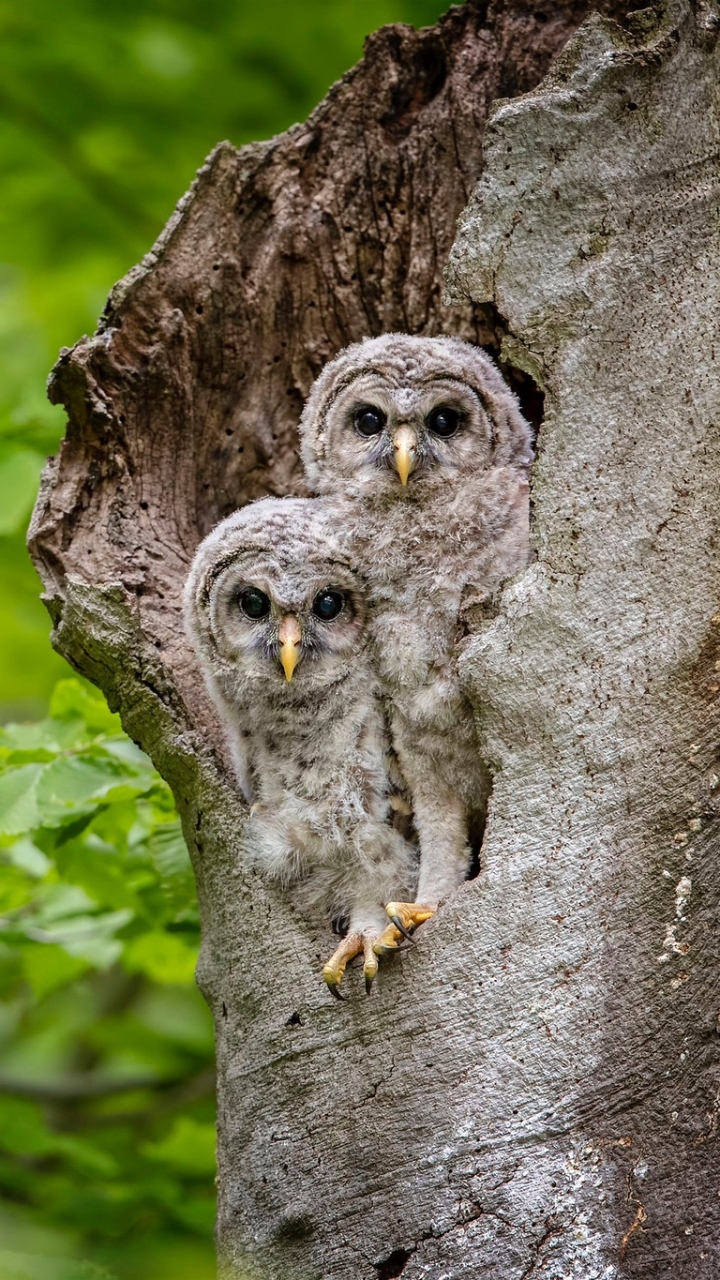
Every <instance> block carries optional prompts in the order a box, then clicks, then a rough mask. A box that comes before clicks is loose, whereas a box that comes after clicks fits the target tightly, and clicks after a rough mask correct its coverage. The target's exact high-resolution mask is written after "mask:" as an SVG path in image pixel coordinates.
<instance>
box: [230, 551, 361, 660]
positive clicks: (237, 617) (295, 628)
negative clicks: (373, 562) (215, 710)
mask: <svg viewBox="0 0 720 1280" xmlns="http://www.w3.org/2000/svg"><path fill="white" fill-rule="evenodd" d="M210 626H211V628H212V633H213V636H214V639H215V643H216V646H217V651H218V653H219V654H220V655H221V656H222V657H223V658H224V659H225V660H226V662H228V663H230V664H232V665H233V666H235V667H238V668H241V669H242V670H243V671H244V672H245V673H246V674H247V675H252V676H253V677H254V678H255V679H258V680H270V681H274V682H275V683H278V682H280V683H281V682H283V681H286V682H288V683H289V682H290V681H291V680H292V679H297V680H304V679H305V678H307V679H314V680H315V681H317V680H318V679H320V680H324V679H326V678H327V679H332V677H333V676H337V675H338V674H339V673H340V672H341V671H342V668H343V666H344V665H345V663H347V662H348V660H352V658H353V656H354V655H355V654H356V653H357V652H358V651H359V650H360V649H362V647H363V640H364V607H363V602H362V597H361V595H360V593H359V590H358V587H357V583H356V581H355V580H354V578H353V575H352V574H350V573H349V572H347V571H345V570H343V569H342V568H340V567H339V566H336V565H332V564H327V565H315V566H313V567H312V570H311V571H310V572H308V567H307V566H299V565H296V564H293V563H291V562H288V561H287V560H284V559H283V558H282V555H281V554H280V555H278V554H264V555H263V554H260V553H259V552H258V551H256V550H255V549H253V550H252V551H250V552H248V553H241V554H240V555H238V556H237V558H236V559H235V560H234V561H233V563H232V565H229V566H228V567H227V568H226V569H225V570H224V571H223V572H222V573H221V574H220V575H219V576H218V578H217V580H216V582H215V583H214V586H213V590H212V593H211V598H210Z"/></svg>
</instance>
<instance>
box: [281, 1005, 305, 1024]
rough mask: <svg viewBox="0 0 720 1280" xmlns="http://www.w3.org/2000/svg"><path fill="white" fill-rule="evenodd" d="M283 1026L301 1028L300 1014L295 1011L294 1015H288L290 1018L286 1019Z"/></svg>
mask: <svg viewBox="0 0 720 1280" xmlns="http://www.w3.org/2000/svg"><path fill="white" fill-rule="evenodd" d="M285 1026H286V1027H301V1026H302V1019H301V1017H300V1014H299V1013H298V1011H297V1009H296V1010H295V1012H294V1013H291V1014H290V1017H289V1018H288V1020H287V1022H286V1023H285Z"/></svg>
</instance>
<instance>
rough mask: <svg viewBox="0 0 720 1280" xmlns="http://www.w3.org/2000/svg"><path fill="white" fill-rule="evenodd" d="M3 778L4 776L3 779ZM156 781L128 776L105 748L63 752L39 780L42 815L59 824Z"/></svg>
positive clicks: (52, 822) (47, 767)
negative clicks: (76, 753) (79, 753)
mask: <svg viewBox="0 0 720 1280" xmlns="http://www.w3.org/2000/svg"><path fill="white" fill-rule="evenodd" d="M1 781H2V779H0V782H1ZM151 785H152V780H151V779H150V778H148V777H147V776H142V775H141V776H138V777H137V779H135V778H131V777H130V776H128V774H127V773H126V771H125V770H123V768H122V766H121V765H120V764H119V763H118V761H117V760H115V759H113V758H112V757H111V756H108V755H106V754H105V753H104V752H96V753H94V754H93V755H92V756H59V757H58V758H57V759H56V760H53V761H52V763H51V764H49V765H47V766H46V768H45V771H44V773H43V776H42V779H41V780H39V782H38V788H37V802H38V810H39V814H40V819H41V821H42V822H43V823H45V824H47V825H48V826H57V825H59V824H60V823H62V822H64V821H68V820H71V819H73V818H74V817H75V816H76V815H77V814H78V812H79V811H81V810H86V811H87V810H88V809H91V808H95V807H97V802H98V801H100V800H107V801H108V802H109V801H110V800H112V799H113V798H115V799H117V800H122V799H126V798H130V797H132V796H135V795H142V794H143V793H144V792H146V791H147V790H148V789H149V787H150V786H151Z"/></svg>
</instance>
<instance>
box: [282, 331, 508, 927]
mask: <svg viewBox="0 0 720 1280" xmlns="http://www.w3.org/2000/svg"><path fill="white" fill-rule="evenodd" d="M301 434H302V453H303V459H304V462H305V467H306V471H307V476H308V479H309V481H310V484H311V487H312V488H313V490H314V492H316V493H318V494H321V495H323V497H324V499H325V502H326V503H327V506H328V508H329V510H330V511H331V512H332V513H333V514H334V517H335V520H336V521H337V523H338V525H339V526H340V527H343V528H345V529H346V530H347V533H348V534H349V536H350V539H351V546H352V554H353V558H354V562H355V563H356V565H357V567H358V569H359V570H360V572H361V573H362V574H363V575H364V577H365V578H366V580H367V582H368V587H369V596H368V599H369V604H370V616H371V637H372V647H373V654H374V664H375V667H376V670H377V672H378V674H379V676H380V678H381V681H382V685H383V688H384V691H385V693H386V695H387V696H388V698H389V702H390V706H391V722H392V735H393V740H394V744H395V747H396V750H397V754H398V758H399V761H400V765H401V768H402V771H403V773H404V775H405V778H406V780H407V782H408V784H409V786H410V790H411V795H412V803H413V809H414V814H415V824H416V827H417V830H418V834H419V838H420V850H421V868H420V879H419V885H418V891H417V896H418V901H419V902H423V903H427V904H430V905H436V904H437V903H438V902H439V901H441V900H442V899H443V898H445V897H446V896H447V895H448V893H450V892H451V891H452V889H453V888H455V887H456V886H457V884H458V883H460V881H462V880H463V879H464V877H465V876H466V874H467V871H468V866H469V861H470V847H469V836H470V838H472V836H473V834H474V833H475V832H476V831H478V830H481V828H482V823H483V821H484V813H485V808H486V802H487V796H488V790H489V778H488V773H487V770H486V768H485V767H484V765H483V763H482V760H481V758H480V754H479V751H478V747H477V741H476V736H475V726H474V719H473V713H472V708H471V706H470V704H469V703H468V701H467V699H466V697H465V695H464V693H463V691H462V688H461V686H460V682H459V679H458V672H457V660H456V659H457V650H458V644H459V642H460V641H461V639H462V637H463V634H464V630H465V622H466V621H467V617H468V616H469V615H470V610H471V607H472V606H474V605H476V604H477V602H478V601H481V602H482V601H483V600H485V601H488V600H490V599H491V598H492V595H493V594H494V593H495V592H496V591H497V589H498V588H499V586H500V584H501V583H502V581H503V579H505V578H507V577H508V575H510V574H512V573H514V572H516V571H517V570H519V569H521V568H522V567H523V566H524V565H525V564H526V563H527V559H528V473H529V467H530V462H531V458H532V450H531V436H530V430H529V427H528V425H527V423H526V422H525V420H524V419H523V417H522V415H521V413H520V410H519V406H518V403H517V400H516V398H515V396H514V395H513V394H512V392H511V391H510V390H509V388H508V387H507V385H506V384H505V382H504V381H503V378H502V377H501V375H500V373H499V372H498V370H497V369H496V367H495V365H494V364H493V362H492V361H491V360H490V358H489V357H488V356H486V355H485V354H484V353H483V352H482V351H480V350H479V349H478V348H476V347H473V346H470V345H469V344H468V343H464V342H460V341H459V340H457V339H453V338H416V337H409V336H407V335H405V334H388V335H386V336H385V337H382V338H375V339H371V340H368V341H365V342H363V343H359V344H357V345H355V346H351V347H348V348H347V349H346V350H345V351H343V352H341V353H340V355H339V356H338V357H337V358H336V359H335V360H333V361H332V362H331V363H330V364H329V365H327V366H326V368H325V369H324V370H323V372H322V373H321V375H320V377H319V378H318V380H317V382H316V383H315V385H314V386H313V388H312V390H311V392H310V396H309V399H308V402H307V405H306V407H305V410H304V412H303V416H302V423H301ZM476 611H477V610H476ZM401 918H402V919H404V922H405V923H407V924H410V925H412V924H414V923H417V921H416V919H415V918H414V917H413V914H412V913H411V912H410V913H406V915H405V916H404V917H403V916H402V915H401Z"/></svg>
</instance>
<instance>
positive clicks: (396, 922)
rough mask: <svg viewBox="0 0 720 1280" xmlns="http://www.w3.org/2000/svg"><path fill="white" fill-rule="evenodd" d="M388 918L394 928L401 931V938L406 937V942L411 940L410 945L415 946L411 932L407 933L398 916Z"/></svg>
mask: <svg viewBox="0 0 720 1280" xmlns="http://www.w3.org/2000/svg"><path fill="white" fill-rule="evenodd" d="M390 919H391V921H392V923H393V924H394V925H395V928H396V929H397V931H398V933H401V934H402V936H403V938H407V940H408V942H411V943H412V945H413V946H415V939H414V938H413V936H412V934H411V933H408V931H407V929H406V928H405V925H404V924H403V922H402V920H401V919H400V917H399V916H391V917H390Z"/></svg>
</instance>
